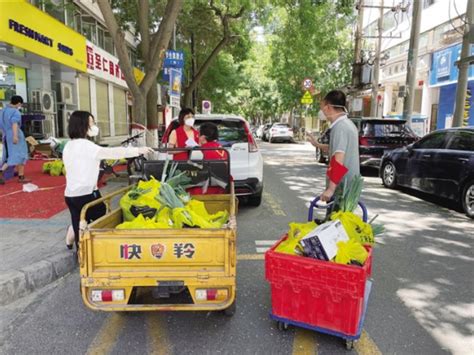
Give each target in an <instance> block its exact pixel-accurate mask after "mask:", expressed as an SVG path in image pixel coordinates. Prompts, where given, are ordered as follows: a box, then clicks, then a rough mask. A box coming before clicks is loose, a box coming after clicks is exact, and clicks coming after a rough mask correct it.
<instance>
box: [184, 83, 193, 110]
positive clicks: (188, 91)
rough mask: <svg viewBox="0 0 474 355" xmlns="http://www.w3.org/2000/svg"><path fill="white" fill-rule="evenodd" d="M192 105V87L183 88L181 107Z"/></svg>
mask: <svg viewBox="0 0 474 355" xmlns="http://www.w3.org/2000/svg"><path fill="white" fill-rule="evenodd" d="M192 105H193V88H192V87H186V88H185V89H184V96H183V107H192Z"/></svg>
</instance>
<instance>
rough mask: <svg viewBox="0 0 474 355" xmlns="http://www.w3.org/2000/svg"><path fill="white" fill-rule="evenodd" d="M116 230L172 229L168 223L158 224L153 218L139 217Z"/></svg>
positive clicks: (122, 224) (117, 227) (120, 225)
mask: <svg viewBox="0 0 474 355" xmlns="http://www.w3.org/2000/svg"><path fill="white" fill-rule="evenodd" d="M115 228H116V229H167V228H171V227H170V226H169V224H168V223H163V222H156V221H155V220H154V219H152V218H145V217H143V215H141V214H140V215H138V217H136V218H135V219H134V220H132V221H128V222H123V223H121V224H119V225H118V226H116V227H115Z"/></svg>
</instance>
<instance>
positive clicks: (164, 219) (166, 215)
mask: <svg viewBox="0 0 474 355" xmlns="http://www.w3.org/2000/svg"><path fill="white" fill-rule="evenodd" d="M155 221H156V222H157V223H165V224H166V225H169V226H172V225H173V221H172V219H171V210H170V209H169V208H168V207H164V208H162V209H161V210H160V211H159V212H158V213H157V214H156V216H155Z"/></svg>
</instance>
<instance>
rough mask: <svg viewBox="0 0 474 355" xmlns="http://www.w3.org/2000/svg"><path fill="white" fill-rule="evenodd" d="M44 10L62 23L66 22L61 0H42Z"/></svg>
mask: <svg viewBox="0 0 474 355" xmlns="http://www.w3.org/2000/svg"><path fill="white" fill-rule="evenodd" d="M43 7H44V11H45V12H46V13H47V14H49V15H51V16H52V17H54V18H55V19H56V20H58V21H61V22H62V23H65V22H66V14H65V9H64V1H63V0H55V1H43Z"/></svg>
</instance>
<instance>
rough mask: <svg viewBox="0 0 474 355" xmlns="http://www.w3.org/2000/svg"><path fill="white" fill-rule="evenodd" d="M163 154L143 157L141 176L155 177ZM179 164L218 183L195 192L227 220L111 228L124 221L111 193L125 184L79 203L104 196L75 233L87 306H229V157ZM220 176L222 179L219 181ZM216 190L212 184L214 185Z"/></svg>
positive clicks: (232, 241)
mask: <svg viewBox="0 0 474 355" xmlns="http://www.w3.org/2000/svg"><path fill="white" fill-rule="evenodd" d="M163 165H164V161H159V160H154V161H145V162H144V163H143V167H142V169H143V177H144V178H145V177H150V176H161V172H162V171H163ZM178 169H179V170H181V171H186V172H187V174H188V176H190V177H191V179H192V180H193V183H195V182H196V180H199V181H203V180H207V181H208V183H209V181H210V182H211V187H210V188H212V185H213V182H214V181H216V182H218V185H219V186H220V188H221V189H223V192H224V193H220V194H212V195H210V194H206V195H193V198H194V199H198V200H200V201H203V202H204V204H205V206H206V209H207V210H208V212H209V213H211V214H213V213H216V212H218V211H223V210H226V211H227V212H228V213H229V222H228V223H227V224H225V225H224V226H223V228H220V229H200V228H183V229H137V230H129V229H115V227H116V226H117V225H118V224H120V223H122V221H123V218H122V211H121V209H120V208H116V209H113V210H112V209H111V203H112V199H114V198H116V197H119V196H122V195H123V194H125V193H126V192H127V191H128V190H129V189H130V188H132V186H129V187H126V188H123V189H121V190H119V191H116V192H114V193H112V194H110V195H107V196H105V197H103V198H101V199H98V200H96V201H93V202H91V203H89V204H88V205H86V206H84V209H83V210H82V214H81V224H82V225H84V223H85V216H86V212H87V209H89V208H91V207H92V206H94V205H97V204H100V203H105V205H106V206H107V211H108V212H107V214H106V215H104V216H103V217H101V218H99V219H97V220H96V221H94V222H92V223H91V224H89V225H87V226H86V227H85V229H84V230H83V232H82V234H81V238H80V247H79V255H78V259H79V264H80V276H81V293H82V299H83V301H84V303H85V304H86V305H87V306H88V307H89V308H91V309H94V310H103V311H199V310H202V311H217V310H224V313H225V314H227V315H233V314H234V312H235V287H236V285H235V275H236V234H237V223H236V208H237V205H236V202H237V200H236V197H235V194H234V187H233V183H232V182H231V178H230V168H229V161H228V159H227V160H222V161H218V160H212V161H211V160H209V161H204V160H202V161H198V162H195V161H193V162H192V161H190V160H189V161H187V162H184V161H183V162H180V163H179V166H178ZM223 181H226V184H224V185H223V184H222V182H223ZM216 188H217V189H219V187H215V186H214V189H216Z"/></svg>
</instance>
